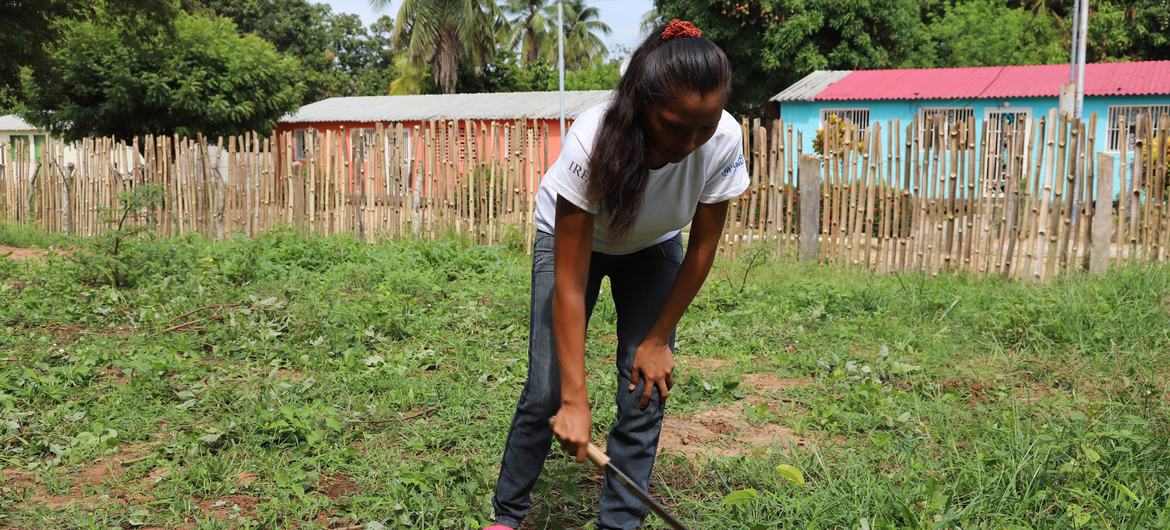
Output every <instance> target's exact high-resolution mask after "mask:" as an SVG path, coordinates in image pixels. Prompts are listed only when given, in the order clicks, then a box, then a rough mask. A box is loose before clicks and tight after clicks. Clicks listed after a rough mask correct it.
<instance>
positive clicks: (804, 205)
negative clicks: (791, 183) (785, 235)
mask: <svg viewBox="0 0 1170 530" xmlns="http://www.w3.org/2000/svg"><path fill="white" fill-rule="evenodd" d="M797 176H798V178H799V179H800V184H799V185H800V260H801V261H816V260H817V250H818V247H819V246H820V235H821V223H820V220H821V218H820V215H821V161H820V160H819V159H818V158H817V157H816V156H815V155H800V173H799V174H798V175H797Z"/></svg>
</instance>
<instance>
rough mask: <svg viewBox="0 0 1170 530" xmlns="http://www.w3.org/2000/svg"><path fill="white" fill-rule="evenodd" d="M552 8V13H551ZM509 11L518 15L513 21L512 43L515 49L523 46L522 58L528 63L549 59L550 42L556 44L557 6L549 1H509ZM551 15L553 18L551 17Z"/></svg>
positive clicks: (510, 43)
mask: <svg viewBox="0 0 1170 530" xmlns="http://www.w3.org/2000/svg"><path fill="white" fill-rule="evenodd" d="M550 8H551V12H550ZM506 9H507V11H508V12H510V13H512V14H513V15H516V17H515V18H513V19H512V28H513V29H514V32H513V33H512V38H511V41H510V42H509V43H508V44H509V46H511V47H512V48H513V49H514V48H516V47H517V46H521V45H522V46H523V48H522V49H521V51H520V58H521V60H522V61H524V62H526V63H533V62H536V61H537V60H538V59H541V58H542V56H543V58H548V56H549V55H551V54H550V53H549V50H548V48H549V44H550V42H556V33H555V32H556V4H555V0H554V3H553V4H552V5H551V6H550V5H549V0H508V3H507V7H506ZM550 14H551V17H550Z"/></svg>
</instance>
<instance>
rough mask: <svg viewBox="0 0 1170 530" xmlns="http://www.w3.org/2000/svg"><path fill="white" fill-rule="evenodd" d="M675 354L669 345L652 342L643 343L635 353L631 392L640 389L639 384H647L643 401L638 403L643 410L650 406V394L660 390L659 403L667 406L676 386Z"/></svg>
mask: <svg viewBox="0 0 1170 530" xmlns="http://www.w3.org/2000/svg"><path fill="white" fill-rule="evenodd" d="M673 374H674V354H673V353H672V352H671V351H670V345H669V344H657V343H653V342H651V341H648V340H647V341H642V344H641V345H640V346H638V351H637V352H635V353H634V369H633V371H632V374H631V376H630V380H631V382H630V388H629V391H630V392H633V391H634V389H636V388H638V382H639V381H644V382H645V383H646V384H645V386H644V387H643V390H642V399H641V400H640V401H639V402H638V405H639V406H640V407H641V408H646V405H649V404H650V394H651V392H653V391H654V388H655V387H657V388H658V395H659V403H660V404H661V405H665V404H666V398H667V396H669V395H670V388H671V387H673V386H674V375H673Z"/></svg>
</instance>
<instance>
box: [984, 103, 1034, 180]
mask: <svg viewBox="0 0 1170 530" xmlns="http://www.w3.org/2000/svg"><path fill="white" fill-rule="evenodd" d="M1031 120H1032V110H1031V109H1023V108H997V109H987V112H986V114H985V115H984V127H988V133H989V136H988V137H987V138H988V144H987V147H986V149H987V153H988V156H989V157H990V159H991V166H990V167H991V171H990V173H989V174H988V178H987V187H986V188H985V189H984V190H983V192H984V193H985V194H987V195H990V196H992V197H1003V194H1004V192H1005V190H1006V183H1007V174H1008V164H1010V163H1012V162H1013V161H1012V160H1011V159H1010V158H1009V155H1010V153H1011V150H1010V149H1011V145H1010V144H1012V143H1014V141H1015V138H1016V136H1017V135H1020V134H1023V135H1024V136H1025V137H1027V135H1028V133H1029V132H1030V131H1031V125H1032V124H1031ZM1009 133H1010V134H1009Z"/></svg>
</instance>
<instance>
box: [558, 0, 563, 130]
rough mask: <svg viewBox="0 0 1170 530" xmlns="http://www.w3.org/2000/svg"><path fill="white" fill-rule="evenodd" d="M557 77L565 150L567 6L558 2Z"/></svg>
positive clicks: (560, 1)
mask: <svg viewBox="0 0 1170 530" xmlns="http://www.w3.org/2000/svg"><path fill="white" fill-rule="evenodd" d="M557 75H558V76H559V77H560V92H561V149H564V148H565V4H564V2H563V1H562V0H557Z"/></svg>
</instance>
